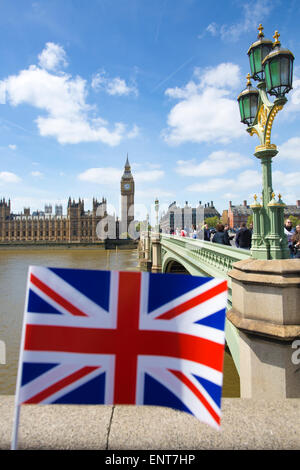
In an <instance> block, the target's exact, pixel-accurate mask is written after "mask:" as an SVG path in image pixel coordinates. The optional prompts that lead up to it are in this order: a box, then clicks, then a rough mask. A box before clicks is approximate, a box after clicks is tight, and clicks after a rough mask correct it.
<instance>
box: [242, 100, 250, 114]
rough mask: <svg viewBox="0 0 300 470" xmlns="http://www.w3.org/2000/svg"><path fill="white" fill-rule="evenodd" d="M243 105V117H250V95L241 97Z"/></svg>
mask: <svg viewBox="0 0 300 470" xmlns="http://www.w3.org/2000/svg"><path fill="white" fill-rule="evenodd" d="M243 105H244V113H245V114H244V119H249V117H250V96H249V95H248V96H245V98H244V99H243Z"/></svg>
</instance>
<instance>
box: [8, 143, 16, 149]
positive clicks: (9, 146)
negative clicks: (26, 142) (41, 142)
mask: <svg viewBox="0 0 300 470" xmlns="http://www.w3.org/2000/svg"><path fill="white" fill-rule="evenodd" d="M8 148H10V149H11V150H16V149H17V146H16V145H15V144H9V145H8Z"/></svg>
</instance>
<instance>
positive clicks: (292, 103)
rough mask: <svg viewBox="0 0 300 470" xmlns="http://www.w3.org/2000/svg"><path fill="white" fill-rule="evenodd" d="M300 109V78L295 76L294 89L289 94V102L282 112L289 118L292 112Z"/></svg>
mask: <svg viewBox="0 0 300 470" xmlns="http://www.w3.org/2000/svg"><path fill="white" fill-rule="evenodd" d="M299 111H300V79H299V78H294V80H293V89H292V90H291V91H290V92H289V94H288V102H287V104H286V105H285V107H284V108H283V110H282V114H283V115H284V116H285V117H286V118H289V117H290V114H291V112H292V113H293V112H294V113H295V112H299Z"/></svg>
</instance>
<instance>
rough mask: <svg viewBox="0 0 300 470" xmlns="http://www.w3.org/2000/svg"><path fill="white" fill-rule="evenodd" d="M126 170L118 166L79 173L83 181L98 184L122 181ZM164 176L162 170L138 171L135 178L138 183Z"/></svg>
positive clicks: (91, 169)
mask: <svg viewBox="0 0 300 470" xmlns="http://www.w3.org/2000/svg"><path fill="white" fill-rule="evenodd" d="M123 171H124V170H120V169H118V168H112V167H107V168H89V169H88V170H85V171H84V172H83V173H80V174H79V175H78V178H79V179H80V180H81V181H89V182H90V183H97V184H112V183H115V182H118V183H119V182H120V179H121V176H122V174H123ZM163 176H164V172H163V171H162V170H149V171H136V172H135V173H134V180H135V182H136V183H147V182H152V181H156V180H158V179H160V178H162V177H163Z"/></svg>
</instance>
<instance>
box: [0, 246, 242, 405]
mask: <svg viewBox="0 0 300 470" xmlns="http://www.w3.org/2000/svg"><path fill="white" fill-rule="evenodd" d="M30 265H36V266H50V267H65V268H82V269H108V270H121V271H138V270H139V268H138V253H137V250H103V249H87V248H86V249H79V248H76V249H64V248H63V249H58V248H54V249H46V248H43V249H36V250H33V249H29V248H24V249H21V248H20V249H7V250H3V249H2V250H0V340H1V341H4V342H5V345H6V364H1V363H0V395H7V394H9V395H11V394H14V393H15V386H16V375H17V367H18V359H19V347H20V340H21V330H22V320H23V312H24V302H25V291H26V280H27V272H28V267H29V266H30ZM239 394H240V389H239V378H238V375H237V372H236V370H235V367H234V364H233V360H232V358H231V356H230V354H229V353H228V352H226V353H225V360H224V383H223V396H224V397H238V396H239Z"/></svg>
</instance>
